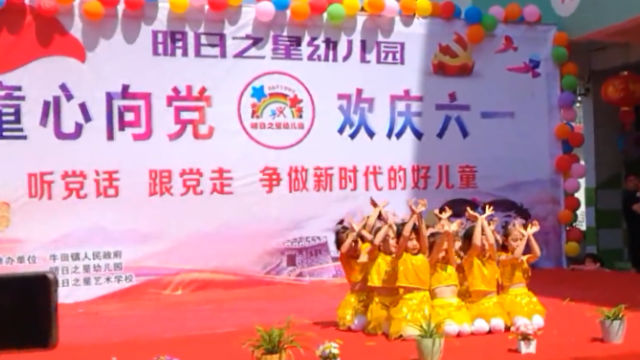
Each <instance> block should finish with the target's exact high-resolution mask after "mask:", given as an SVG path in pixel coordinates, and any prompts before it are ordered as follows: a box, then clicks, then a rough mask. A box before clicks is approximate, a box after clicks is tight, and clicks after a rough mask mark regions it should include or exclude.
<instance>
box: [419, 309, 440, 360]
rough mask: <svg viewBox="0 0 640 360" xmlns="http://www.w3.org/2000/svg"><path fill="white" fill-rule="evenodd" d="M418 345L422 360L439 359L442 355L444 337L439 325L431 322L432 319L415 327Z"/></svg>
mask: <svg viewBox="0 0 640 360" xmlns="http://www.w3.org/2000/svg"><path fill="white" fill-rule="evenodd" d="M415 328H416V329H417V330H418V333H417V334H416V346H417V348H418V357H419V359H420V360H439V359H440V358H441V357H442V349H443V347H444V337H443V336H442V332H441V331H440V329H439V326H438V325H435V324H433V323H431V319H430V318H429V320H427V322H425V323H423V324H422V325H420V326H416V327H415Z"/></svg>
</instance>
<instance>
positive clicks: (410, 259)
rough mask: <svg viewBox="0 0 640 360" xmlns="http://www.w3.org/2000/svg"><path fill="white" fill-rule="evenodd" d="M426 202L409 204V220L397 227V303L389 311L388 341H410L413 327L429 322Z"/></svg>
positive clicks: (415, 330) (414, 332)
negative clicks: (400, 338)
mask: <svg viewBox="0 0 640 360" xmlns="http://www.w3.org/2000/svg"><path fill="white" fill-rule="evenodd" d="M426 208H427V201H426V200H420V201H418V202H417V203H414V201H409V209H411V216H410V217H409V220H408V221H407V223H406V224H404V225H403V226H401V228H402V233H400V234H399V235H398V236H399V237H400V241H399V243H398V248H397V249H396V258H397V259H398V278H397V281H396V287H397V288H398V291H399V295H400V297H399V299H398V303H397V305H395V306H394V307H393V308H392V309H391V311H390V315H391V327H390V329H389V337H390V338H392V339H395V338H399V337H403V338H405V339H406V338H412V337H415V336H416V335H417V333H418V329H417V327H419V326H421V325H422V324H424V323H426V322H427V321H428V319H429V308H430V306H431V296H430V293H429V280H430V279H429V260H428V258H427V257H428V256H429V246H428V244H427V235H426V229H425V227H424V220H423V219H422V215H421V214H422V212H423V211H424V210H425V209H426Z"/></svg>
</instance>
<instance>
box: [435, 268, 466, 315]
mask: <svg viewBox="0 0 640 360" xmlns="http://www.w3.org/2000/svg"><path fill="white" fill-rule="evenodd" d="M442 286H456V287H458V288H459V287H460V284H459V281H458V272H457V271H456V268H455V267H454V266H452V265H450V264H446V263H442V262H439V263H437V264H436V266H434V267H433V268H432V269H431V290H433V289H436V288H438V287H442ZM447 320H450V321H453V322H454V323H456V325H463V324H469V325H470V324H471V318H470V317H469V312H468V311H467V307H466V305H465V304H464V302H463V301H462V300H460V298H459V297H458V296H452V297H449V298H435V299H433V300H432V302H431V321H432V322H433V323H434V324H444V322H445V321H447Z"/></svg>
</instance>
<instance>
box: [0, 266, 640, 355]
mask: <svg viewBox="0 0 640 360" xmlns="http://www.w3.org/2000/svg"><path fill="white" fill-rule="evenodd" d="M531 288H532V290H533V291H534V292H536V293H537V294H538V296H539V297H540V300H541V301H542V303H543V304H544V305H545V306H546V307H547V309H548V314H547V327H546V328H545V330H544V332H543V333H542V334H541V336H540V338H539V341H538V354H536V355H527V356H525V357H524V358H531V359H570V360H613V359H619V360H638V359H640V342H639V340H640V312H639V311H638V309H640V275H636V274H632V273H616V272H572V271H565V270H538V271H534V274H533V280H532V283H531ZM346 289H347V286H346V284H345V283H343V282H339V281H309V282H299V281H281V280H274V279H264V278H255V277H246V276H239V275H229V274H220V273H197V274H181V275H172V276H167V277H164V278H160V279H154V280H150V281H147V282H144V283H141V284H139V285H136V286H134V287H131V288H128V289H125V290H123V291H120V292H117V293H113V294H110V295H108V296H105V297H102V298H99V299H95V300H92V301H88V302H83V303H76V304H70V305H62V306H61V307H60V345H59V346H58V348H57V349H55V350H53V351H49V352H41V353H40V352H36V353H27V354H6V355H2V359H6V360H12V359H16V360H17V359H20V360H36V359H38V360H39V359H60V360H62V359H64V360H85V359H86V360H89V359H91V360H114V359H117V360H151V359H153V357H154V356H157V355H171V356H173V357H175V358H178V359H180V360H219V359H220V360H221V359H251V357H250V354H249V352H248V351H247V350H245V349H243V348H242V346H241V345H242V343H243V341H244V340H245V339H247V338H248V337H250V336H252V335H253V326H254V325H256V324H263V325H269V324H273V323H278V322H282V321H284V320H285V319H286V318H287V317H288V316H292V317H293V320H294V323H295V326H294V330H295V331H296V332H299V333H302V334H303V343H304V344H305V345H307V350H306V351H305V353H304V354H302V355H296V359H315V355H314V352H315V347H316V346H317V344H319V343H321V342H323V341H325V340H334V339H340V340H341V341H342V342H343V345H342V352H343V355H342V359H343V360H352V359H353V360H360V359H370V360H378V359H379V360H395V359H398V360H400V359H415V358H417V354H416V352H415V345H414V343H413V342H409V341H406V342H403V341H394V342H392V341H388V340H386V339H385V338H383V337H372V336H366V335H363V334H360V333H348V332H341V331H338V330H337V329H336V328H335V323H334V310H335V307H336V305H337V304H338V302H339V301H340V300H341V298H342V296H343V295H344V293H345V291H346ZM619 303H624V304H627V305H629V306H630V307H631V309H630V310H629V313H628V320H629V321H628V322H629V325H628V331H627V337H626V342H625V343H624V344H622V345H610V344H603V343H602V342H601V341H600V339H599V335H600V331H599V325H598V318H599V315H598V313H597V309H598V307H602V306H607V307H609V306H614V305H616V304H619ZM515 344H516V340H515V339H513V338H510V337H509V335H507V334H500V335H487V336H472V337H466V338H456V339H447V340H446V343H445V350H444V357H443V359H444V360H454V359H477V360H483V359H486V360H497V359H520V358H522V356H523V355H520V354H517V353H516V352H515Z"/></svg>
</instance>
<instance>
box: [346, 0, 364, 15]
mask: <svg viewBox="0 0 640 360" xmlns="http://www.w3.org/2000/svg"><path fill="white" fill-rule="evenodd" d="M342 7H344V12H345V14H346V15H347V16H356V15H357V14H358V11H360V7H361V5H360V1H358V0H342Z"/></svg>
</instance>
